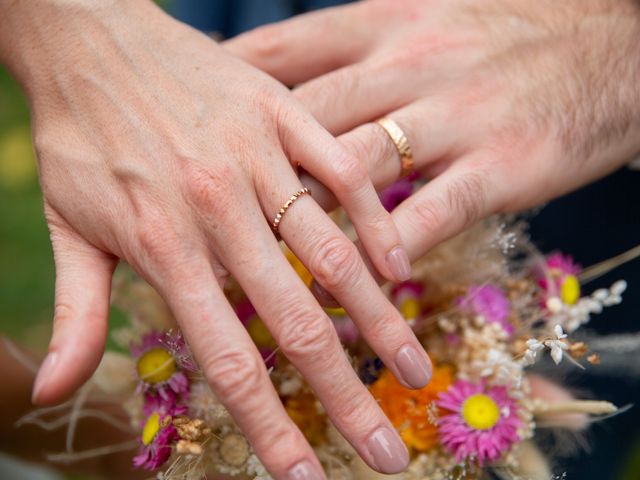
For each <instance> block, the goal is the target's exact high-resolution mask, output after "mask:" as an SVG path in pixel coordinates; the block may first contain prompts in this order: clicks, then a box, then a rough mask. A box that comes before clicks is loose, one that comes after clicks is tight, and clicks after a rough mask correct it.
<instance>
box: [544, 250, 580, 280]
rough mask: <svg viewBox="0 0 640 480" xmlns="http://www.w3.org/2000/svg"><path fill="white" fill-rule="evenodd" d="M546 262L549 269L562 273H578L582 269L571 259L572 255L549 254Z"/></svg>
mask: <svg viewBox="0 0 640 480" xmlns="http://www.w3.org/2000/svg"><path fill="white" fill-rule="evenodd" d="M546 264H547V268H548V269H549V270H552V271H557V272H560V273H562V274H563V275H578V274H579V273H580V272H581V270H582V268H580V265H578V264H577V263H575V262H574V261H573V257H571V256H570V255H563V254H562V253H552V254H551V255H549V256H548V257H547V262H546Z"/></svg>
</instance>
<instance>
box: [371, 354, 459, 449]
mask: <svg viewBox="0 0 640 480" xmlns="http://www.w3.org/2000/svg"><path fill="white" fill-rule="evenodd" d="M452 383H453V371H452V369H451V367H449V366H446V365H445V366H435V365H434V367H433V377H432V379H431V382H430V383H429V385H427V386H426V387H424V388H421V389H420V390H409V389H408V388H405V387H404V386H402V385H401V384H400V383H399V382H398V381H397V380H396V378H395V377H394V376H393V374H392V373H391V372H390V371H389V370H384V371H383V373H382V375H380V378H379V379H378V380H376V382H375V383H374V384H373V385H371V386H370V387H369V389H370V391H371V394H372V395H373V397H374V398H375V399H376V400H378V402H379V404H380V407H381V408H382V410H383V411H384V413H385V414H386V415H387V417H389V420H391V423H393V425H394V426H395V427H396V428H397V429H398V432H399V433H400V436H401V437H402V440H403V441H404V443H405V445H406V446H407V447H409V448H413V449H414V450H417V451H419V452H425V451H427V450H429V449H430V448H432V447H433V446H435V445H436V444H437V443H438V427H437V426H436V425H434V424H433V423H431V422H430V421H429V414H428V410H429V407H430V406H431V404H432V403H433V402H434V401H435V400H436V399H437V396H438V394H439V393H440V392H444V391H446V390H447V388H449V385H451V384H452Z"/></svg>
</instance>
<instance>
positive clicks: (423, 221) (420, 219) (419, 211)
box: [410, 199, 446, 233]
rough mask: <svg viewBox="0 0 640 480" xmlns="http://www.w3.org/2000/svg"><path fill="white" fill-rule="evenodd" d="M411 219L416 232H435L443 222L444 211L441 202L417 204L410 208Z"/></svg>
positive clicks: (432, 201)
mask: <svg viewBox="0 0 640 480" xmlns="http://www.w3.org/2000/svg"><path fill="white" fill-rule="evenodd" d="M411 210H412V212H411V215H410V217H411V218H413V221H414V222H415V225H416V227H417V231H418V232H422V233H424V232H433V231H437V229H439V228H440V227H441V226H442V225H443V224H444V221H445V218H446V214H445V212H446V209H445V208H444V205H443V204H442V202H440V201H438V200H436V199H434V200H431V201H429V202H417V203H415V204H413V206H412V209H411Z"/></svg>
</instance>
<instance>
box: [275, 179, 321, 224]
mask: <svg viewBox="0 0 640 480" xmlns="http://www.w3.org/2000/svg"><path fill="white" fill-rule="evenodd" d="M305 194H309V195H311V190H309V189H308V188H307V187H304V188H301V189H300V190H298V191H297V192H296V193H294V194H293V195H291V196H290V197H289V200H287V201H286V202H285V204H284V205H283V206H282V208H281V209H280V210H278V213H277V214H276V218H274V219H273V222H271V228H272V229H273V231H274V233H278V228H279V227H280V222H281V221H282V217H284V214H285V213H287V210H289V207H291V205H293V202H295V201H296V200H297V199H299V198H300V197H301V196H302V195H305Z"/></svg>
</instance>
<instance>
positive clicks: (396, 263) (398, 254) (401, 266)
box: [387, 247, 411, 282]
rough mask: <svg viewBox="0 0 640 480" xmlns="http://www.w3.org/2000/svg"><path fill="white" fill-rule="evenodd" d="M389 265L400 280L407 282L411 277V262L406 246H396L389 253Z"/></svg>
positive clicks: (392, 272)
mask: <svg viewBox="0 0 640 480" xmlns="http://www.w3.org/2000/svg"><path fill="white" fill-rule="evenodd" d="M387 266H388V267H389V270H391V274H392V275H393V276H394V277H396V280H398V281H399V282H405V281H407V280H409V279H410V278H411V263H410V262H409V255H407V251H406V250H405V249H404V248H402V247H396V248H394V249H393V250H391V251H390V252H389V253H387Z"/></svg>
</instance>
